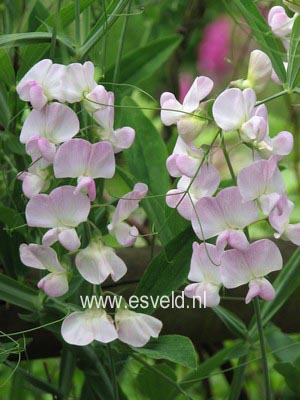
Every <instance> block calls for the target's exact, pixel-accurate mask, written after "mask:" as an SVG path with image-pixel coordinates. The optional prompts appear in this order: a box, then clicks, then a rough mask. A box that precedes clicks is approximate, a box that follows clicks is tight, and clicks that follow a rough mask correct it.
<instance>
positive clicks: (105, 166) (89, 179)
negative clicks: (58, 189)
mask: <svg viewBox="0 0 300 400" xmlns="http://www.w3.org/2000/svg"><path fill="white" fill-rule="evenodd" d="M53 168H54V175H55V177H56V178H78V185H77V189H76V190H75V193H76V192H77V191H83V192H84V193H88V196H89V199H90V200H91V201H94V200H95V198H96V186H95V182H94V179H95V178H112V177H113V175H114V173H115V156H114V152H113V148H112V145H111V143H109V142H98V143H94V144H91V143H90V142H88V141H86V140H83V139H72V140H69V141H67V142H65V143H64V144H62V145H61V146H60V147H59V148H58V150H57V153H56V156H55V159H54V164H53Z"/></svg>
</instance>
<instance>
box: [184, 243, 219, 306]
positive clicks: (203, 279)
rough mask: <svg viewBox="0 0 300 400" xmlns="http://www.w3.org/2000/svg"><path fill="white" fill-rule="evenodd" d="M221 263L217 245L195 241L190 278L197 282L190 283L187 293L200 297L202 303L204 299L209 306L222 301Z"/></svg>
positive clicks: (186, 289)
mask: <svg viewBox="0 0 300 400" xmlns="http://www.w3.org/2000/svg"><path fill="white" fill-rule="evenodd" d="M213 262H214V263H213ZM219 264H220V254H219V252H218V250H217V248H216V246H213V245H212V244H208V243H207V244H205V243H201V244H198V243H196V242H194V243H193V255H192V259H191V266H190V272H189V275H188V279H189V280H190V281H193V282H197V283H192V284H190V285H188V286H187V287H186V288H185V290H184V293H185V295H186V296H187V297H190V298H197V297H198V300H199V301H200V302H201V305H202V304H203V300H204V301H205V303H206V306H207V307H216V306H217V305H218V304H219V303H220V296H219V290H220V288H221V286H222V281H221V273H220V267H219V266H218V265H219Z"/></svg>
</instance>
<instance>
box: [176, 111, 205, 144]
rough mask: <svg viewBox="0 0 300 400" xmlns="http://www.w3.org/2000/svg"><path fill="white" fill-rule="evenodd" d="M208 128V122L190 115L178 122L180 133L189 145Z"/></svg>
mask: <svg viewBox="0 0 300 400" xmlns="http://www.w3.org/2000/svg"><path fill="white" fill-rule="evenodd" d="M206 126H207V120H205V119H201V118H198V117H197V116H195V117H193V116H190V115H187V116H185V117H182V118H180V120H179V121H178V122H177V129H178V133H179V135H180V136H181V137H182V139H183V140H184V141H185V142H187V143H188V142H192V141H193V140H195V139H196V138H197V137H198V136H199V134H200V133H201V131H202V130H203V129H204V128H205V127H206Z"/></svg>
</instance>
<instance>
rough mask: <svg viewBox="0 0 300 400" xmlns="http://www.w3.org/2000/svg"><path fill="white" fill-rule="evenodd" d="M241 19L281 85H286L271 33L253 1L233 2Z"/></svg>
mask: <svg viewBox="0 0 300 400" xmlns="http://www.w3.org/2000/svg"><path fill="white" fill-rule="evenodd" d="M233 1H234V3H235V4H236V6H237V8H238V9H239V12H240V13H241V15H242V17H243V18H245V20H246V22H247V24H248V25H249V27H250V28H251V31H252V34H253V36H254V37H255V39H256V41H257V43H259V45H260V47H261V49H262V50H263V51H264V52H265V53H266V54H267V55H268V56H269V58H270V60H271V62H272V66H273V68H274V70H275V72H276V74H277V76H278V78H279V79H280V81H281V82H282V83H286V80H287V76H286V71H285V68H284V65H283V61H282V55H281V52H280V50H279V47H278V44H277V42H276V40H275V38H274V35H273V32H272V31H271V29H270V28H269V26H268V24H267V22H266V21H265V19H264V17H263V16H262V14H261V12H260V11H259V9H258V8H257V6H256V5H255V1H254V0H233Z"/></svg>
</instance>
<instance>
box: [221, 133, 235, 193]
mask: <svg viewBox="0 0 300 400" xmlns="http://www.w3.org/2000/svg"><path fill="white" fill-rule="evenodd" d="M221 146H222V150H223V154H224V157H225V161H226V163H227V166H228V169H229V172H230V175H231V178H232V179H233V181H234V184H235V185H236V176H235V173H234V170H233V166H232V164H231V161H230V157H229V154H228V152H227V149H226V145H225V139H224V135H223V133H222V139H221Z"/></svg>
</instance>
